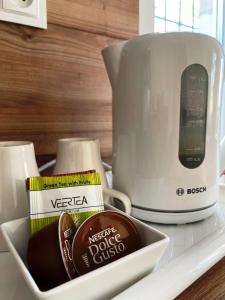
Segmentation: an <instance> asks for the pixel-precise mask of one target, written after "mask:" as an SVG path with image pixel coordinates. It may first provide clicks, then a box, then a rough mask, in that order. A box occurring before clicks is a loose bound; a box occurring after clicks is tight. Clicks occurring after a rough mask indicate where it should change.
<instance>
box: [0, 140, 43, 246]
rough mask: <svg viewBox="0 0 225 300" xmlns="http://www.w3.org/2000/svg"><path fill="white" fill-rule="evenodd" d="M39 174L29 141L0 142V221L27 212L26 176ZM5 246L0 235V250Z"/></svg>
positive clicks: (2, 221) (23, 214)
mask: <svg viewBox="0 0 225 300" xmlns="http://www.w3.org/2000/svg"><path fill="white" fill-rule="evenodd" d="M30 176H39V172H38V167H37V163H36V159H35V153H34V145H33V143H31V142H24V141H7V142H0V223H4V222H7V221H10V220H13V219H18V218H22V217H25V216H27V215H28V214H29V206H28V199H27V192H26V178H28V177H30ZM6 250H7V247H6V245H5V242H3V239H2V236H1V235H0V251H6Z"/></svg>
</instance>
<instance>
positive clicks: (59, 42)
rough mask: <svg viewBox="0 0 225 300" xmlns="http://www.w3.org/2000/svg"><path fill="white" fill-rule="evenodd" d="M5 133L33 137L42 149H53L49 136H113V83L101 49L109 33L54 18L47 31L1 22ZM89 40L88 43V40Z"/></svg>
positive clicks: (0, 130) (0, 128)
mask: <svg viewBox="0 0 225 300" xmlns="http://www.w3.org/2000/svg"><path fill="white" fill-rule="evenodd" d="M0 28H1V31H0V49H1V53H2V54H1V55H0V99H1V100H0V101H1V109H0V120H1V122H0V134H1V138H3V137H5V138H7V139H10V138H13V139H14V138H18V139H21V138H23V139H32V140H33V141H35V142H36V144H37V147H36V150H37V154H42V153H46V154H48V153H52V152H54V151H55V140H54V138H52V141H53V140H54V142H53V145H52V146H49V145H48V144H46V137H47V136H51V137H52V136H54V137H55V138H58V137H66V136H69V135H76V136H77V135H80V136H87V135H89V136H90V135H91V136H93V137H98V136H99V137H101V139H102V142H103V140H105V139H104V133H105V134H106V136H107V141H108V142H109V145H108V147H107V150H106V148H104V147H103V149H104V150H103V152H104V154H105V155H110V146H111V142H110V141H109V138H108V137H109V134H110V132H111V130H112V119H111V87H110V85H109V81H108V78H107V75H106V71H105V68H104V66H103V63H102V58H101V55H100V51H101V49H102V48H103V47H105V46H106V45H108V44H110V43H112V42H114V41H115V40H114V39H112V38H108V37H106V36H100V35H95V34H92V33H86V32H82V31H79V30H74V29H70V28H65V27H59V26H56V25H53V24H50V25H49V28H48V30H47V31H42V30H33V29H31V28H28V27H27V28H25V27H22V26H14V25H11V26H9V24H5V23H2V24H0ZM87 40H88V41H89V42H88V44H87V43H86V41H87Z"/></svg>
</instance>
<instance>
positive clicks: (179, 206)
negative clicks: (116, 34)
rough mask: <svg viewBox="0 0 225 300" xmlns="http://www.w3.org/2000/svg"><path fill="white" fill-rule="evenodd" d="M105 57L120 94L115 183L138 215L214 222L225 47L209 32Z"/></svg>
mask: <svg viewBox="0 0 225 300" xmlns="http://www.w3.org/2000/svg"><path fill="white" fill-rule="evenodd" d="M102 53H103V58H104V61H105V65H106V68H107V72H108V75H109V79H110V82H111V85H112V88H113V184H114V187H115V188H116V189H119V190H121V191H122V192H124V193H126V194H127V195H128V196H129V197H130V199H131V202H132V214H133V216H135V217H137V218H140V219H143V220H147V221H152V222H159V223H187V222H193V221H197V220H200V219H204V218H206V217H208V216H210V215H211V214H212V213H213V212H214V211H215V204H216V202H217V200H218V179H219V175H220V174H221V172H222V170H223V169H224V166H225V142H224V140H223V142H222V143H220V139H219V136H220V135H219V123H220V122H219V120H220V105H221V96H222V85H223V72H224V71H223V68H224V54H223V49H222V47H221V46H220V44H219V43H218V42H217V41H216V40H215V39H213V38H212V37H209V36H206V35H202V34H197V33H189V32H186V33H181V32H179V33H161V34H160V33H154V34H147V35H144V36H139V37H136V38H134V39H132V40H129V41H126V42H120V43H118V44H116V45H113V46H110V47H107V48H105V49H104V50H103V51H102ZM220 145H221V149H222V151H221V153H222V154H223V155H220V154H219V152H220V150H221V149H220ZM219 160H221V164H219Z"/></svg>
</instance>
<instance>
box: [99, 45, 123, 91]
mask: <svg viewBox="0 0 225 300" xmlns="http://www.w3.org/2000/svg"><path fill="white" fill-rule="evenodd" d="M126 43H127V41H123V42H120V43H117V44H116V45H112V46H109V47H106V48H104V49H103V50H102V56H103V60H104V63H105V66H106V70H107V73H108V76H109V80H110V83H111V86H112V88H114V87H115V86H116V82H117V78H118V75H119V68H120V58H121V53H122V50H123V47H124V45H125V44H126Z"/></svg>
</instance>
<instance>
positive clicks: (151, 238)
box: [1, 206, 169, 300]
mask: <svg viewBox="0 0 225 300" xmlns="http://www.w3.org/2000/svg"><path fill="white" fill-rule="evenodd" d="M106 209H112V210H115V209H114V208H113V207H111V206H107V207H106ZM131 219H132V220H133V221H134V223H135V224H136V226H137V228H138V230H139V232H140V235H141V240H142V244H143V248H141V249H140V250H138V251H135V252H133V253H131V254H129V255H127V256H125V257H123V258H121V259H119V260H117V261H115V262H113V263H110V264H108V265H106V266H104V267H102V268H99V269H97V270H95V271H92V272H90V273H88V274H85V275H83V276H80V277H78V278H76V279H73V280H71V281H69V282H66V283H64V284H62V285H60V286H58V287H56V288H53V289H50V290H47V291H42V290H40V288H39V287H38V286H37V284H36V283H35V281H34V280H33V278H32V276H31V274H30V273H29V270H28V268H27V266H26V249H27V243H28V239H29V220H28V219H27V218H24V219H19V220H15V221H11V222H7V223H5V224H2V226H1V228H2V232H3V236H4V238H5V240H6V243H7V245H8V247H9V250H10V252H11V253H12V255H13V257H14V259H15V262H16V263H15V264H14V269H15V271H16V270H17V269H19V270H20V272H21V274H22V276H23V277H24V279H25V282H26V284H27V286H28V287H29V289H30V291H31V294H32V298H29V300H31V299H42V300H44V299H46V300H53V299H54V300H60V299H61V300H62V299H65V300H70V299H71V300H72V299H73V300H74V299H79V300H82V299H88V300H89V299H98V300H99V299H110V298H112V297H113V296H115V295H116V294H118V293H119V292H121V291H122V290H124V289H126V288H127V287H129V286H130V285H132V284H134V283H135V282H136V281H138V280H140V279H141V278H142V277H144V276H145V275H146V274H148V273H149V272H150V271H152V270H153V269H154V267H155V265H156V264H157V262H158V261H159V259H160V258H161V256H162V254H163V252H164V250H165V249H166V247H167V245H168V243H169V238H168V237H167V236H166V235H165V234H163V233H161V232H160V231H158V230H157V229H154V228H152V227H150V226H148V225H146V224H144V223H143V222H141V221H138V220H136V219H134V218H131ZM46 255H48V254H47V253H46ZM1 299H2V298H1ZM17 299H18V298H17ZM24 300H25V298H24Z"/></svg>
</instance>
